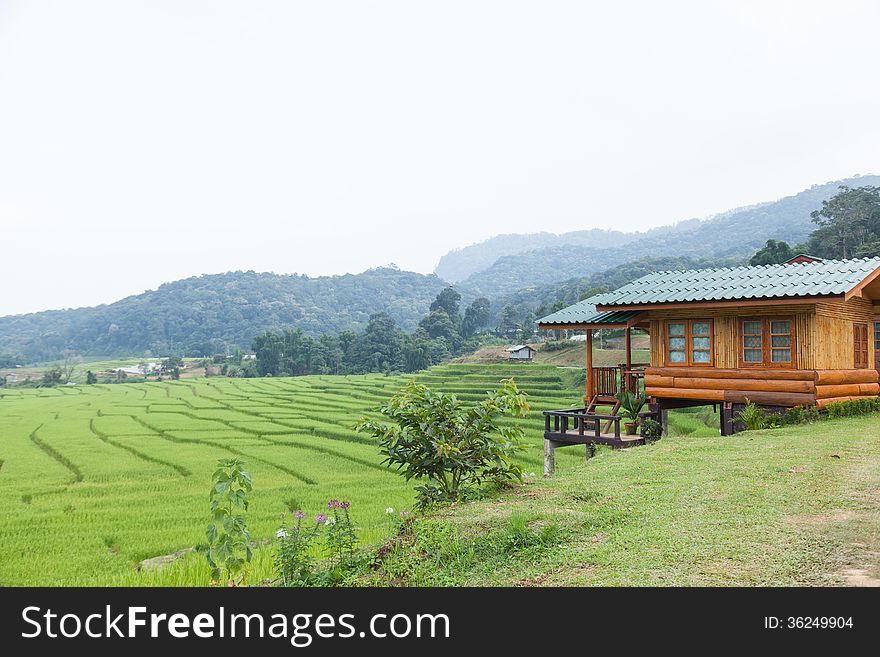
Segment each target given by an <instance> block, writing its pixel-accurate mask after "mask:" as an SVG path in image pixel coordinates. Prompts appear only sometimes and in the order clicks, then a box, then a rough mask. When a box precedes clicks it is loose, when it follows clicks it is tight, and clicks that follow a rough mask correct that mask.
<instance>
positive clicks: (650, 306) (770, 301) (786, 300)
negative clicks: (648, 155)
mask: <svg viewBox="0 0 880 657" xmlns="http://www.w3.org/2000/svg"><path fill="white" fill-rule="evenodd" d="M878 271H880V270H878ZM860 285H861V284H860ZM853 289H855V288H853ZM852 293H853V290H850V291H849V292H847V293H846V295H844V294H811V295H798V296H783V297H755V298H740V299H717V300H711V301H707V300H700V301H661V302H657V303H641V304H624V305H619V306H615V305H598V304H597V305H596V310H597V311H599V312H610V311H626V310H641V311H648V310H659V309H671V308H711V307H725V306H741V305H743V304H746V303H747V304H749V305H780V304H795V305H796V304H798V303H813V302H815V301H827V300H840V301H844V300H847V299H848V297H847V295H850V294H852Z"/></svg>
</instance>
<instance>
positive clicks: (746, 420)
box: [733, 398, 773, 430]
mask: <svg viewBox="0 0 880 657" xmlns="http://www.w3.org/2000/svg"><path fill="white" fill-rule="evenodd" d="M733 422H742V423H743V424H744V425H746V429H749V430H755V429H769V428H771V427H772V426H773V421H772V420H771V419H770V418H769V417H767V411H765V410H764V409H763V408H761V407H760V406H757V405H755V404H753V403H752V402H751V401H749V399H748V398H747V399H746V405H745V407H744V408H743V409H742V410H741V411H740V412H739V413H737V414H736V415H735V416H734V418H733Z"/></svg>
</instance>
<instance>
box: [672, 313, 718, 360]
mask: <svg viewBox="0 0 880 657" xmlns="http://www.w3.org/2000/svg"><path fill="white" fill-rule="evenodd" d="M713 362H714V358H713V357H712V320H711V319H681V320H671V321H668V322H666V364H667V365H708V366H711V365H712V363H713Z"/></svg>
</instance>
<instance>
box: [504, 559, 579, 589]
mask: <svg viewBox="0 0 880 657" xmlns="http://www.w3.org/2000/svg"><path fill="white" fill-rule="evenodd" d="M595 570H596V568H595V567H594V566H591V565H589V564H585V563H581V564H575V565H572V566H563V567H561V568H556V569H554V570H551V571H549V572H546V573H541V574H540V575H535V576H534V577H527V578H525V579H521V580H519V581H517V582H514V584H513V585H514V586H520V587H527V586H584V585H586V580H587V579H589V576H590V574H591V573H593V572H594V571H595Z"/></svg>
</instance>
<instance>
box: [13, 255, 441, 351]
mask: <svg viewBox="0 0 880 657" xmlns="http://www.w3.org/2000/svg"><path fill="white" fill-rule="evenodd" d="M444 287H446V284H445V283H444V282H443V281H441V280H440V279H439V278H437V277H436V276H423V275H421V274H415V273H412V272H405V271H399V270H397V269H390V268H380V269H371V270H369V271H366V272H363V273H361V274H347V275H345V276H327V277H320V278H309V277H307V276H297V275H289V276H280V275H276V274H266V273H255V272H252V271H248V272H230V273H226V274H215V275H209V276H199V277H194V278H188V279H185V280H181V281H175V282H173V283H166V284H165V285H162V286H160V287H159V288H158V289H157V290H154V291H149V292H145V293H143V294H138V295H136V296H131V297H127V298H125V299H122V300H121V301H117V302H115V303H112V304H109V305H103V306H97V307H94V308H78V309H75V310H51V311H47V312H40V313H32V314H28V315H12V316H8V317H0V354H11V355H15V356H20V357H23V358H24V360H26V361H28V362H36V361H43V360H52V359H56V358H59V357H60V356H61V355H62V354H63V352H64V351H65V350H68V349H69V350H73V351H76V352H78V353H79V354H80V355H83V356H122V355H149V354H152V355H154V356H164V355H168V354H178V355H193V356H196V355H209V354H214V353H223V352H224V351H225V350H226V348H227V346H230V345H240V346H241V347H242V348H243V349H245V350H247V349H249V348H250V344H251V340H252V339H253V337H254V336H256V335H258V334H260V333H263V332H265V331H269V330H273V331H280V330H282V329H285V328H299V329H301V330H302V331H303V333H305V334H306V335H313V336H317V335H320V334H322V333H328V334H336V333H339V332H340V331H343V330H346V329H362V328H364V327H365V326H366V325H367V321H368V319H369V316H370V315H371V314H373V313H378V312H385V313H388V315H389V316H390V317H392V318H393V319H394V321H395V322H397V324H398V325H399V326H400V327H401V328H403V329H406V330H413V329H415V327H416V326H417V324H418V322H419V320H421V318H422V317H423V316H424V315H425V314H426V313H427V312H428V307H429V305H430V304H431V301H432V300H433V299H434V298H435V297H436V296H437V294H438V292H440V290H442V289H443V288H444Z"/></svg>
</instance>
